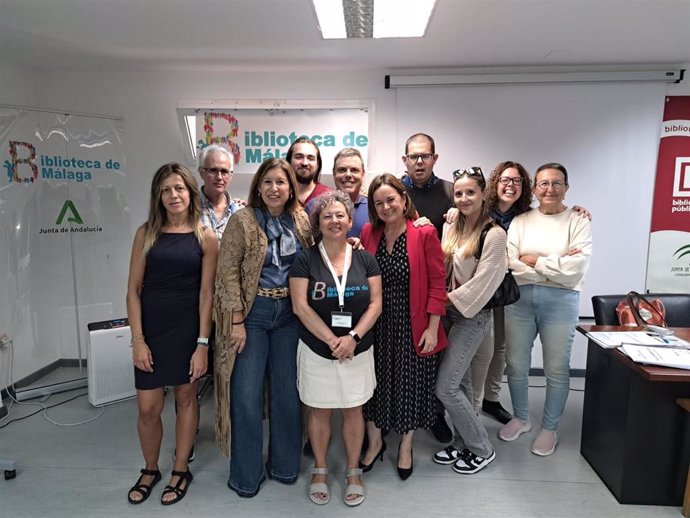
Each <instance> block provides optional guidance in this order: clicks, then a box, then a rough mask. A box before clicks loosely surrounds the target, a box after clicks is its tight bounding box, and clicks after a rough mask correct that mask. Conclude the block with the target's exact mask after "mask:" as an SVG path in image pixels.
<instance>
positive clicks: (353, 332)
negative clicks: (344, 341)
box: [347, 329, 362, 344]
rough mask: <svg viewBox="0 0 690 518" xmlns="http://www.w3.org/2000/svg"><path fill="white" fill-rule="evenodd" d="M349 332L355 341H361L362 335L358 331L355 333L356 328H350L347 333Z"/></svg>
mask: <svg viewBox="0 0 690 518" xmlns="http://www.w3.org/2000/svg"><path fill="white" fill-rule="evenodd" d="M347 334H348V335H350V336H351V337H352V339H353V340H354V341H355V343H356V344H358V343H359V342H361V341H362V339H361V338H360V336H359V335H358V334H357V333H355V330H354V329H350V332H349V333H347Z"/></svg>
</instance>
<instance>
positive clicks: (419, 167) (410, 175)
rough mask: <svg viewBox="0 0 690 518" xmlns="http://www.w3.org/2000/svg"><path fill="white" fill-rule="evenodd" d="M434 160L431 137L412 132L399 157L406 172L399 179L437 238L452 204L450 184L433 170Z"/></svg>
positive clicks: (434, 146)
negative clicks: (429, 223)
mask: <svg viewBox="0 0 690 518" xmlns="http://www.w3.org/2000/svg"><path fill="white" fill-rule="evenodd" d="M436 160H438V155H437V154H436V144H435V143H434V139H433V138H431V137H430V136H429V135H427V134H425V133H415V134H414V135H412V136H411V137H410V138H408V139H407V142H405V154H404V155H403V157H402V161H403V164H405V168H406V169H407V174H406V175H405V176H403V177H402V183H403V185H405V188H406V189H407V193H408V194H409V195H410V198H411V199H412V203H414V206H415V207H416V208H417V212H418V213H419V215H420V216H425V217H426V218H428V219H429V220H430V221H431V223H433V225H434V227H436V231H437V232H438V238H439V239H441V234H442V233H443V223H445V219H444V215H445V214H446V212H448V209H450V208H451V207H453V184H452V183H451V182H449V181H448V180H442V179H441V178H439V177H438V176H436V175H435V174H434V165H435V164H436Z"/></svg>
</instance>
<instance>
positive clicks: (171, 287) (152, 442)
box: [127, 163, 218, 505]
mask: <svg viewBox="0 0 690 518" xmlns="http://www.w3.org/2000/svg"><path fill="white" fill-rule="evenodd" d="M199 218H200V201H199V190H198V188H197V186H196V182H195V181H194V178H193V177H192V174H191V173H190V172H189V170H188V169H187V168H186V167H184V166H183V165H180V164H175V163H171V164H165V165H163V166H162V167H161V168H160V169H158V171H157V172H156V174H155V176H154V177H153V182H152V184H151V199H150V207H149V217H148V220H147V221H146V223H144V224H143V225H142V226H141V227H139V228H138V229H137V232H136V235H135V237H134V244H133V246H132V256H131V259H130V265H129V281H128V284H127V316H128V318H129V325H130V329H131V331H132V356H133V361H134V367H135V369H134V377H135V385H136V388H137V404H138V408H139V415H138V418H137V431H138V433H139V441H140V443H141V449H142V452H143V454H144V460H145V461H146V467H145V468H144V469H142V470H141V476H140V477H139V479H138V480H137V482H136V484H135V485H134V487H132V488H131V489H130V491H129V494H128V495H127V499H128V500H129V502H130V503H132V504H140V503H142V502H144V501H145V500H146V499H147V498H148V497H149V495H150V493H151V489H152V488H153V486H154V485H156V484H157V483H158V481H159V480H160V479H161V473H160V471H159V469H158V457H159V454H160V446H161V440H162V438H163V425H162V422H161V412H162V411H163V403H164V391H163V389H164V387H166V386H173V387H174V390H175V403H176V406H177V418H176V419H177V422H176V425H175V428H176V437H175V451H176V452H177V455H176V457H175V464H174V466H173V470H172V478H171V480H170V484H169V485H168V486H167V487H166V488H165V489H164V490H163V494H162V495H161V503H162V504H163V505H172V504H175V503H177V502H179V501H180V500H182V498H184V496H185V494H186V492H187V488H188V487H189V484H191V482H192V474H191V472H190V471H189V469H188V467H187V458H188V456H189V452H190V450H191V448H192V444H193V441H194V435H195V433H196V429H197V426H198V402H197V398H196V393H197V380H198V379H199V377H201V376H203V374H204V373H205V372H206V368H207V365H208V336H209V333H210V332H211V304H212V300H213V280H214V277H215V272H216V262H217V259H218V241H217V239H216V236H215V234H214V232H213V231H212V230H210V229H208V228H205V227H202V226H201V224H200V220H199Z"/></svg>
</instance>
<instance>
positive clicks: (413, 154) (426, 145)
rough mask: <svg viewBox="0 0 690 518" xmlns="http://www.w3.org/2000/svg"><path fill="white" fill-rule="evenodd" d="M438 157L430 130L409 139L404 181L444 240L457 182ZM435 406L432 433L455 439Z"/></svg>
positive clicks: (445, 439) (440, 408)
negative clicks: (445, 174)
mask: <svg viewBox="0 0 690 518" xmlns="http://www.w3.org/2000/svg"><path fill="white" fill-rule="evenodd" d="M436 160H438V155H437V154H436V143H435V142H434V139H433V138H431V137H430V136H429V135H427V134H426V133H415V134H414V135H412V136H411V137H410V138H408V139H407V142H405V154H404V155H403V157H402V161H403V164H405V167H406V169H407V174H406V175H405V176H403V177H402V183H403V185H404V186H405V188H406V189H407V193H408V194H409V196H410V198H411V199H412V203H414V206H415V207H416V209H417V213H418V214H419V216H424V217H426V218H427V219H429V221H431V223H432V224H433V225H434V227H436V232H438V238H439V240H440V239H441V235H442V234H443V223H445V217H444V216H445V214H446V212H448V209H450V208H451V207H453V184H452V183H451V182H449V181H448V180H442V179H441V178H439V177H438V176H436V175H435V174H434V165H435V164H436ZM435 407H436V408H435V411H436V416H437V419H436V423H435V424H434V426H433V427H432V428H431V432H432V433H433V435H434V437H435V438H436V440H437V441H438V442H441V443H449V442H451V441H452V440H453V432H451V430H450V428H449V427H448V423H446V419H445V409H444V408H443V405H442V404H441V402H440V401H439V400H438V399H436V404H435Z"/></svg>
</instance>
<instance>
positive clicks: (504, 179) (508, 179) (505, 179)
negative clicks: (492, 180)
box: [498, 176, 522, 185]
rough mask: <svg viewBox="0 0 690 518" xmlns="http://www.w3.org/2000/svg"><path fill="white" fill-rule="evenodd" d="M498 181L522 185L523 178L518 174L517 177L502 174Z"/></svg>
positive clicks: (502, 183)
mask: <svg viewBox="0 0 690 518" xmlns="http://www.w3.org/2000/svg"><path fill="white" fill-rule="evenodd" d="M498 183H500V184H501V185H510V184H511V183H512V184H513V185H522V178H520V177H519V176H516V177H515V178H511V177H510V176H501V177H500V178H499V179H498Z"/></svg>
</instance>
